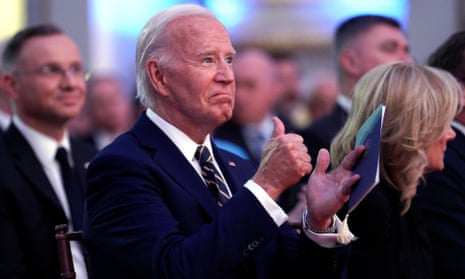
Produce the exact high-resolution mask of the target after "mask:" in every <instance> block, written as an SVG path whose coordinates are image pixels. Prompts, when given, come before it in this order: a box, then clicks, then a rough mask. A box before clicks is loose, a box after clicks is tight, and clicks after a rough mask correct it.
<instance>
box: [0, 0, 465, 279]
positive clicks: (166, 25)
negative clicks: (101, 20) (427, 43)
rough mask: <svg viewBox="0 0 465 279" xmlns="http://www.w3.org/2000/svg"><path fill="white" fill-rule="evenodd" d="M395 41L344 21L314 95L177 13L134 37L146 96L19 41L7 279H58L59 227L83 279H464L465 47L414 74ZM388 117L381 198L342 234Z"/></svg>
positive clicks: (0, 214)
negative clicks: (379, 116)
mask: <svg viewBox="0 0 465 279" xmlns="http://www.w3.org/2000/svg"><path fill="white" fill-rule="evenodd" d="M402 30H403V29H402V26H401V25H400V24H399V23H398V22H397V21H396V20H394V19H392V18H389V17H386V16H381V15H361V16H356V17H352V18H349V19H347V20H346V21H344V22H342V23H341V24H340V25H339V26H338V28H337V29H336V32H335V35H334V49H335V51H334V61H335V65H336V71H335V75H334V76H332V75H324V76H323V75H322V76H318V77H316V76H309V75H308V74H306V73H304V72H302V69H300V68H299V67H300V65H299V61H298V59H297V58H296V57H293V56H292V55H274V54H273V53H271V52H269V51H267V50H265V49H261V48H258V47H248V48H241V49H236V48H235V47H234V45H233V43H232V42H231V39H230V37H229V35H228V31H227V29H226V28H225V26H224V25H223V24H222V23H221V22H220V21H219V20H218V19H217V18H216V17H215V16H214V15H213V13H211V12H210V11H209V10H208V9H206V8H204V7H202V6H200V5H197V4H178V5H173V6H171V7H168V8H166V9H164V10H162V11H159V12H157V13H156V14H154V15H153V16H152V17H151V18H150V19H149V20H148V21H147V23H146V24H145V25H144V26H143V28H142V30H141V31H140V33H139V36H138V39H137V45H136V61H135V64H136V73H135V80H136V87H137V90H136V93H135V96H132V94H130V93H129V92H126V91H125V89H124V88H125V87H124V86H123V85H122V84H121V81H120V79H119V78H118V77H116V76H113V75H111V74H108V75H106V74H102V75H91V77H90V79H88V76H87V73H86V70H85V67H84V65H83V61H82V58H81V54H80V50H79V49H78V47H77V45H76V43H75V42H74V40H73V39H72V38H71V37H69V36H68V35H67V34H66V33H64V32H63V31H62V30H61V29H60V28H59V27H58V26H56V25H53V24H41V25H33V26H29V27H26V28H24V29H22V30H20V31H18V32H17V33H16V34H15V35H13V36H12V37H11V38H10V39H9V40H7V41H5V42H4V43H2V44H1V45H0V46H1V48H0V49H1V50H2V52H3V53H2V56H1V73H0V77H1V78H0V124H1V128H2V129H1V132H0V158H1V160H0V228H1V229H0V247H2V249H0V278H57V279H58V278H61V277H60V268H59V258H58V257H59V256H58V253H57V247H56V241H55V230H54V229H55V226H56V225H59V224H68V226H69V228H70V229H71V230H72V231H82V234H83V239H82V241H79V242H73V243H72V244H71V250H72V255H73V264H74V267H75V270H76V278H78V279H94V278H202V279H206V278H215V279H217V278H297V276H302V274H304V275H305V276H308V277H309V278H349V279H350V278H463V277H464V276H465V268H464V267H463V265H462V262H463V260H464V259H465V255H464V254H463V252H462V251H463V249H464V248H465V238H464V237H463V236H462V235H463V232H465V207H464V204H465V188H464V186H465V177H464V174H463V171H461V170H462V169H463V166H464V163H465V162H464V157H465V150H464V147H463V146H464V144H463V143H464V137H465V118H464V116H465V111H463V106H464V105H465V85H464V84H465V32H457V33H455V34H452V35H451V37H450V38H448V40H446V41H445V42H444V43H443V44H442V45H440V46H438V48H437V49H436V50H434V51H432V53H431V56H430V58H429V60H428V63H427V65H421V64H419V63H415V62H414V61H413V59H412V56H411V54H410V52H409V43H408V39H407V37H406V35H405V34H404V33H403V31H402ZM131 98H134V99H135V100H136V101H137V105H136V106H134V101H133V100H132V99H131ZM381 104H383V105H385V107H386V112H385V115H384V119H383V128H382V131H381V146H380V160H379V161H380V163H379V175H380V182H379V184H378V185H376V187H374V188H373V190H372V191H370V192H369V193H368V194H367V195H366V197H365V198H364V199H363V200H362V201H361V202H360V204H358V206H357V207H356V208H355V209H353V211H351V213H350V215H346V213H347V201H348V199H349V197H350V193H351V189H352V187H354V185H356V183H357V182H358V181H359V179H360V178H361V177H363V176H364V173H354V172H353V170H354V168H355V166H356V164H357V162H358V161H359V160H361V159H362V157H363V154H364V152H366V148H367V147H365V146H363V145H362V146H358V147H355V141H356V135H357V132H358V131H359V129H360V128H361V127H362V125H363V124H364V122H365V121H366V120H367V118H368V117H369V116H370V115H371V114H372V113H373V112H374V111H375V110H376V108H377V107H378V106H379V105H381ZM298 114H302V115H298ZM345 216H348V217H347V219H346V220H344V222H342V221H341V220H343V219H344V217H345ZM342 236H344V237H342Z"/></svg>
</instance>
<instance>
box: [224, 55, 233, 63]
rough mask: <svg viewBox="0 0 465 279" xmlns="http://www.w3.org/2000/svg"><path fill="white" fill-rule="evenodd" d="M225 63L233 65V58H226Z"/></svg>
mask: <svg viewBox="0 0 465 279" xmlns="http://www.w3.org/2000/svg"><path fill="white" fill-rule="evenodd" d="M225 61H226V63H228V64H232V62H233V58H232V57H226V59H225Z"/></svg>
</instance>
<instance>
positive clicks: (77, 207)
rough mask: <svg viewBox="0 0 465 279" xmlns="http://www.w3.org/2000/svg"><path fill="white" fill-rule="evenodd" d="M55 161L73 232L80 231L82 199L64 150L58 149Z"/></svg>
mask: <svg viewBox="0 0 465 279" xmlns="http://www.w3.org/2000/svg"><path fill="white" fill-rule="evenodd" d="M55 159H56V160H57V161H58V163H59V164H60V172H61V179H62V182H63V187H64V188H65V191H66V197H67V199H68V204H69V209H70V210H71V218H72V220H73V227H74V230H80V229H81V228H82V219H83V212H82V207H83V199H82V195H81V192H80V190H79V188H78V185H77V184H76V182H75V177H76V176H74V175H73V169H72V168H71V166H70V165H69V161H68V155H67V152H66V149H64V148H63V147H59V148H58V150H57V153H56V155H55Z"/></svg>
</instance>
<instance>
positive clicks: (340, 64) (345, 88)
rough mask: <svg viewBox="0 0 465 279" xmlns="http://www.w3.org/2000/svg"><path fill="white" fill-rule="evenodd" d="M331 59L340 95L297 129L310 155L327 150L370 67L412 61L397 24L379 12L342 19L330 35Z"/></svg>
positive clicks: (407, 45)
mask: <svg viewBox="0 0 465 279" xmlns="http://www.w3.org/2000/svg"><path fill="white" fill-rule="evenodd" d="M334 60H335V63H336V71H337V78H338V82H339V89H340V94H339V95H338V97H337V101H336V105H335V107H334V109H333V110H332V111H331V113H330V114H328V115H326V116H324V117H323V118H321V119H319V120H317V121H314V122H312V123H311V124H310V125H309V126H308V127H306V128H304V129H302V130H300V131H299V134H301V135H302V137H303V138H304V141H305V145H306V146H307V148H308V150H309V153H310V155H311V156H312V158H315V157H316V155H317V154H318V150H320V149H321V148H327V149H329V147H330V144H331V141H332V139H333V137H334V136H335V135H336V134H337V132H339V130H340V129H341V128H342V126H343V125H344V123H345V121H346V119H347V116H348V113H349V111H350V109H351V103H352V101H351V98H352V90H353V87H354V85H355V83H356V82H357V81H358V80H359V79H360V78H361V77H362V76H363V75H364V74H365V73H366V72H368V71H369V70H370V69H372V68H374V67H376V66H378V65H381V64H384V63H388V62H395V61H405V62H413V59H412V57H411V56H410V48H409V44H408V41H407V38H406V36H405V34H404V32H403V30H402V26H401V25H400V23H399V22H398V21H397V20H395V19H393V18H390V17H385V16H381V15H360V16H355V17H352V18H349V19H347V20H345V21H344V22H342V23H341V24H340V25H339V26H338V27H337V29H336V33H335V36H334Z"/></svg>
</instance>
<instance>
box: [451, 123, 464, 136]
mask: <svg viewBox="0 0 465 279" xmlns="http://www.w3.org/2000/svg"><path fill="white" fill-rule="evenodd" d="M452 127H454V128H455V129H457V130H458V131H459V132H460V133H462V134H463V135H465V125H463V124H462V123H459V122H457V121H455V120H454V121H452Z"/></svg>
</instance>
